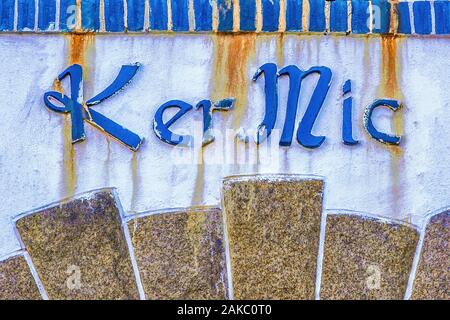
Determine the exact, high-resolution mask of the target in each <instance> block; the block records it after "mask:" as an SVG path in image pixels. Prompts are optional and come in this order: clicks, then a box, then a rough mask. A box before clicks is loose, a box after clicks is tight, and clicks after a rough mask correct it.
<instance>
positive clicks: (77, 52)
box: [53, 1, 94, 197]
mask: <svg viewBox="0 0 450 320" xmlns="http://www.w3.org/2000/svg"><path fill="white" fill-rule="evenodd" d="M80 3H81V2H80V1H77V5H79V6H80ZM77 8H78V9H79V8H81V7H77ZM79 17H81V15H79ZM80 19H81V18H80ZM77 23H78V24H79V22H77ZM78 24H77V25H78ZM67 37H68V42H69V57H68V65H72V64H75V63H76V64H80V65H82V66H83V71H84V72H85V71H86V70H87V71H88V69H87V68H86V69H85V68H84V66H85V65H86V64H85V58H86V52H87V50H88V47H89V45H90V44H92V43H93V39H94V36H93V35H92V34H70V35H67ZM53 90H55V91H58V92H61V93H64V89H63V87H62V84H61V81H59V80H57V79H56V80H55V81H54V82H53ZM71 127H72V124H71V119H70V116H66V117H65V118H64V125H63V136H64V147H63V172H62V176H63V181H64V194H63V196H65V197H67V196H73V195H74V194H75V191H76V187H77V165H76V152H75V145H74V144H72V128H71Z"/></svg>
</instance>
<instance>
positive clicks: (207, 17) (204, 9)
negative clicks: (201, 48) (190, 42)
mask: <svg viewBox="0 0 450 320" xmlns="http://www.w3.org/2000/svg"><path fill="white" fill-rule="evenodd" d="M194 16H195V30H196V31H210V30H212V6H211V3H210V2H209V0H194Z"/></svg>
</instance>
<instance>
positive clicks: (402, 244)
mask: <svg viewBox="0 0 450 320" xmlns="http://www.w3.org/2000/svg"><path fill="white" fill-rule="evenodd" d="M326 224H327V225H326V235H325V247H324V258H323V267H322V280H321V291H320V298H321V299H350V300H359V299H364V300H366V299H403V298H404V294H405V290H406V286H407V283H408V279H409V274H410V271H411V267H412V262H413V259H414V254H415V250H416V246H417V242H418V239H419V233H418V231H417V230H416V229H415V228H413V227H411V226H409V225H406V224H400V223H394V222H389V221H385V220H381V219H377V218H372V217H367V216H362V215H353V214H330V215H328V216H327V221H326Z"/></svg>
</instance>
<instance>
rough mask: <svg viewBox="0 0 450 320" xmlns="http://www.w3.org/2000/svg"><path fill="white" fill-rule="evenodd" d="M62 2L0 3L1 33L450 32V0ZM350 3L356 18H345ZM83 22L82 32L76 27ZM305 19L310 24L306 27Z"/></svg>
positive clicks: (6, 0)
mask: <svg viewBox="0 0 450 320" xmlns="http://www.w3.org/2000/svg"><path fill="white" fill-rule="evenodd" d="M394 2H395V4H394ZM36 3H37V6H35V4H36ZM59 3H60V6H59V11H58V12H57V6H56V1H55V0H37V1H35V0H0V32H37V33H39V32H119V33H123V32H128V31H129V32H148V31H150V32H151V31H157V32H165V31H170V32H189V31H193V32H216V31H218V32H235V31H242V32H260V31H261V32H280V30H279V25H280V19H283V18H284V19H285V22H286V31H285V32H294V33H301V32H311V33H314V32H317V33H323V32H325V31H327V30H326V28H327V21H329V25H328V26H329V30H328V32H330V33H344V32H345V33H349V34H359V35H365V34H389V33H390V32H393V33H396V34H403V35H411V34H414V35H421V36H425V35H430V34H437V35H449V34H450V0H435V1H424V0H418V1H409V2H399V3H398V2H396V1H393V0H333V1H327V0H284V4H285V5H284V6H283V7H282V6H281V1H280V0H260V1H257V0H126V1H125V3H126V7H125V6H124V1H122V0H81V1H77V0H59ZM77 3H78V4H81V9H80V11H81V17H78V12H79V10H77ZM102 3H103V4H104V6H103V8H104V10H103V11H104V20H103V21H104V27H105V29H104V30H101V28H102V26H101V21H102V19H101V17H100V15H101V14H102V13H101V10H100V8H101V4H102ZM258 3H260V7H259V8H258ZM327 3H329V8H330V10H329V12H327V10H326V6H327ZM147 4H148V5H147ZM236 4H239V5H236ZM349 4H350V6H351V15H350V16H349V15H348V14H347V12H348V10H349V9H350V7H349ZM306 5H307V6H306ZM191 6H192V7H191ZM392 6H394V7H392ZM305 8H309V10H308V11H305ZM371 8H372V15H371V13H370V9H371ZM282 9H284V10H282ZM392 9H394V10H392ZM36 10H37V11H36ZM146 10H147V12H146ZM258 10H259V13H258ZM16 11H17V16H16V17H15V15H16ZM125 13H126V14H127V17H124V15H125ZM258 14H260V15H261V16H260V17H259V19H261V20H260V21H261V22H262V25H261V30H257V27H258V26H257V25H256V21H257V20H258ZM328 14H329V17H328V16H327V15H328ZM392 14H393V16H392V17H393V18H394V19H396V21H398V23H396V24H395V25H397V29H396V30H391V18H392V17H391V15H392ZM283 15H284V17H283ZM236 16H237V17H239V26H237V27H238V30H233V27H234V25H236V23H237V21H236V22H235V21H234V18H235V17H236ZM370 16H372V19H373V20H372V23H370ZM304 18H307V19H306V20H304ZM145 19H147V21H145ZM376 19H378V21H376ZM57 21H59V25H56V23H57ZM80 21H81V30H80V29H77V28H76V27H77V26H78V27H79V26H80ZM304 21H309V23H307V26H306V30H304V27H305V25H304ZM433 21H434V26H433ZM77 22H78V23H77ZM170 22H171V23H170ZM36 23H37V25H35V24H36ZM191 24H193V25H191ZM370 25H372V30H370ZM349 26H350V27H351V28H350V30H348V29H349ZM169 29H170V30H169ZM283 32H284V31H283Z"/></svg>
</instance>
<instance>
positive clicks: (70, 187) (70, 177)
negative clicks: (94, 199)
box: [63, 117, 77, 197]
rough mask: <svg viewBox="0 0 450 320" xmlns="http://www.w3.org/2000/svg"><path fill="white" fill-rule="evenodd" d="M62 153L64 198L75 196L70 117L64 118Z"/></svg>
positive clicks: (73, 150)
mask: <svg viewBox="0 0 450 320" xmlns="http://www.w3.org/2000/svg"><path fill="white" fill-rule="evenodd" d="M63 136H64V152H63V181H64V188H65V189H64V194H63V196H64V197H67V196H69V197H71V196H73V195H74V194H75V190H76V187H77V166H76V162H75V161H76V159H75V147H74V145H73V144H72V124H71V120H70V117H64V126H63Z"/></svg>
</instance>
